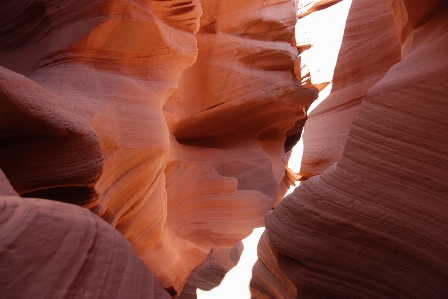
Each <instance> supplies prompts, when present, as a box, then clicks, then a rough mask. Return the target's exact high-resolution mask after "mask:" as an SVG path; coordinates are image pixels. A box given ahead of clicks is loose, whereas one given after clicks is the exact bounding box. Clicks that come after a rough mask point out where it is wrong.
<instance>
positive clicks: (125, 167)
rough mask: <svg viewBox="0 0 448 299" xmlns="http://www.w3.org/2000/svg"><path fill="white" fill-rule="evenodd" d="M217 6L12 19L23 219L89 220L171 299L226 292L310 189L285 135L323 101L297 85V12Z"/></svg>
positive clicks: (43, 6) (13, 9)
mask: <svg viewBox="0 0 448 299" xmlns="http://www.w3.org/2000/svg"><path fill="white" fill-rule="evenodd" d="M202 2H203V3H200V2H199V1H197V0H191V1H180V0H170V1H156V0H150V1H141V0H134V1H124V0H102V1H100V0H93V1H74V0H72V1H50V0H43V1H37V0H26V1H21V0H20V1H19V0H14V1H6V2H5V1H3V2H2V3H0V5H1V8H2V18H1V20H0V107H1V108H0V169H1V170H2V171H3V172H4V174H5V175H6V177H7V179H8V180H9V181H10V183H11V185H12V187H13V188H14V189H15V191H17V193H18V194H19V195H20V197H18V196H15V197H14V198H11V199H9V200H10V203H8V206H11V209H15V208H14V207H16V206H17V207H21V206H22V205H33V204H36V205H41V203H42V204H43V203H45V204H43V205H49V206H51V205H50V204H49V203H47V201H42V200H37V199H35V198H43V199H49V200H53V201H60V202H64V203H67V204H68V203H69V204H75V205H79V206H81V207H83V208H86V209H89V210H90V211H91V212H92V213H94V214H96V215H98V216H100V217H101V218H102V219H103V220H104V221H106V222H107V223H109V225H110V226H111V227H113V228H115V229H116V230H118V231H119V232H120V233H121V234H122V235H123V236H124V237H125V238H126V239H127V240H128V241H129V242H130V244H132V246H133V247H134V249H135V250H136V252H137V254H138V256H139V257H140V258H141V259H142V260H143V261H144V263H145V264H146V266H147V267H148V268H149V269H150V270H151V271H152V272H153V273H154V275H155V276H156V278H157V280H158V281H159V282H160V284H161V285H162V286H163V288H165V289H166V290H167V291H168V292H169V293H170V295H171V296H172V297H177V296H179V295H180V294H181V292H182V289H183V286H184V285H185V283H186V282H187V280H188V278H189V276H190V274H191V273H192V272H193V274H191V277H190V280H189V283H188V288H190V289H194V287H195V285H192V284H191V282H193V284H194V283H195V282H197V283H198V284H201V283H200V281H208V279H209V276H210V275H212V276H213V275H216V276H223V274H224V273H225V271H227V270H228V269H230V268H231V267H232V265H234V264H235V263H236V262H237V260H238V256H239V254H240V253H241V248H240V247H238V245H237V244H238V243H239V242H240V241H241V239H243V238H244V237H246V236H247V235H249V234H250V232H251V231H252V229H253V228H255V227H259V226H263V225H264V222H263V217H264V215H265V213H266V212H267V211H269V210H271V209H272V208H273V207H274V206H275V205H276V204H278V203H279V202H280V201H281V199H282V197H283V194H284V193H285V191H286V190H287V188H288V187H289V185H290V184H291V182H293V181H294V178H295V177H294V175H293V174H292V173H291V171H289V169H287V167H286V166H285V165H286V163H287V155H286V154H285V142H286V143H288V142H287V137H286V132H287V131H288V130H290V129H291V128H292V127H293V126H294V125H295V123H296V122H300V121H301V119H303V118H304V117H305V115H306V112H305V111H306V108H307V107H308V106H309V105H310V104H311V102H312V101H313V100H314V99H315V98H316V97H317V90H316V88H314V87H313V86H309V87H303V86H302V85H301V84H300V82H299V81H298V80H297V78H296V76H297V74H299V75H300V69H296V70H294V61H295V60H296V58H297V53H298V51H297V49H296V48H295V47H294V42H293V39H294V37H293V35H294V25H295V22H296V10H297V3H296V2H295V1H285V0H268V1H261V0H251V1H244V2H241V1H240V2H238V1H230V0H227V1H218V0H216V1H202ZM296 137H297V136H295V138H296ZM292 143H293V142H292ZM288 144H291V142H289V143H288ZM0 182H2V181H0ZM2 188H3V187H2ZM4 188H6V189H5V190H3V189H1V190H2V192H6V193H7V194H10V195H11V194H12V193H13V192H14V191H13V190H12V189H8V188H9V187H4ZM24 198H33V199H32V200H31V199H24ZM16 201H17V202H16ZM56 206H57V207H58V208H57V209H59V210H61V213H62V212H63V210H64V207H67V206H68V207H70V208H67V211H66V213H68V214H70V212H69V211H71V209H72V206H71V205H61V204H59V203H58V205H56ZM30 209H31V208H30ZM59 210H58V211H59ZM58 213H59V212H58ZM85 213H88V211H87V210H86V211H85ZM50 214H51V213H50ZM56 214H57V213H56ZM45 215H46V214H45ZM56 216H57V215H56ZM56 216H55V217H56ZM42 217H43V218H45V217H47V216H42ZM48 217H50V218H51V217H53V216H51V215H50V216H48ZM58 217H59V216H58ZM86 217H87V216H86ZM81 219H83V218H81ZM42 221H44V220H42ZM79 221H80V222H82V220H79ZM86 221H87V220H86ZM89 221H90V220H89ZM90 222H91V221H90ZM60 225H61V228H60V229H61V236H62V235H63V233H62V232H63V231H65V230H70V229H72V226H74V225H75V224H71V222H70V221H68V222H67V223H65V222H61V224H60ZM80 225H81V227H83V226H82V225H84V224H80ZM85 225H87V224H85ZM65 226H67V227H65ZM39 227H40V226H39V225H36V227H35V229H36V231H39ZM42 229H46V228H42ZM85 230H86V231H88V227H86V228H85ZM42 233H43V232H42ZM20 238H22V237H20ZM23 238H25V237H23ZM55 238H56V237H55ZM37 241H38V240H37V239H36V240H33V239H32V238H31V237H30V239H29V240H28V241H27V242H30V244H32V243H33V242H37ZM59 241H61V242H62V241H63V240H59ZM67 242H69V243H70V242H73V243H79V242H84V241H82V239H76V238H74V239H73V240H72V241H67ZM92 242H93V243H94V244H93V245H95V246H96V244H95V241H92ZM104 242H106V243H107V241H104ZM57 244H58V243H56V245H55V246H57ZM75 245H76V244H75ZM42 246H43V247H42V248H44V247H45V245H42ZM47 246H50V245H47ZM64 246H65V245H64ZM67 246H68V245H67ZM73 246H74V245H73ZM76 246H77V245H76ZM104 246H106V245H104ZM235 246H236V247H235ZM111 248H113V246H112V244H111ZM231 248H234V249H231ZM235 248H236V249H235ZM2 250H3V249H2ZM42 250H43V249H42ZM111 250H112V249H111ZM73 254H74V253H73ZM74 258H75V256H73V259H74ZM210 259H211V260H210ZM15 262H16V264H14V268H17V269H19V268H20V265H22V267H23V268H26V267H27V265H26V262H25V259H24V260H23V263H22V264H20V260H17V261H15ZM77 263H80V264H82V263H85V264H86V267H95V263H97V261H95V260H94V259H92V260H90V259H89V260H88V261H86V262H85V260H84V259H83V258H82V257H80V256H79V261H75V260H73V262H72V265H75V264H77ZM12 265H13V264H11V267H12ZM210 265H213V267H211V266H210ZM97 266H99V265H97ZM205 269H208V270H205ZM33 271H34V270H33ZM36 271H37V269H36ZM36 273H37V272H36ZM36 275H37V274H36ZM111 275H112V274H111ZM142 279H143V278H142ZM24 281H25V278H23V279H22V278H20V280H18V281H15V282H14V283H17V284H18V283H20V282H24ZM211 281H213V283H218V282H219V279H218V278H217V277H214V278H213V279H211ZM81 285H82V282H80V287H81ZM201 285H203V284H201ZM117 287H118V286H117ZM204 287H209V286H206V285H204ZM2 288H3V285H2ZM30 288H32V285H30ZM66 291H68V290H67V289H65V287H64V286H61V292H66ZM142 292H143V291H142ZM42 296H43V297H42ZM42 296H41V298H44V297H45V296H44V295H42ZM70 296H71V295H70ZM139 296H140V295H139V293H135V296H134V294H133V295H129V297H130V298H138V297H139ZM141 296H143V293H142V294H141ZM123 298H124V297H123Z"/></svg>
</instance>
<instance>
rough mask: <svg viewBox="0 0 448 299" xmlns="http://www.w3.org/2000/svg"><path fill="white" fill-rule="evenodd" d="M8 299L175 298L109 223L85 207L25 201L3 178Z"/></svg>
mask: <svg viewBox="0 0 448 299" xmlns="http://www.w3.org/2000/svg"><path fill="white" fill-rule="evenodd" d="M0 177H1V179H0V223H1V226H0V248H1V249H0V264H1V265H2V266H1V267H0V277H1V279H0V286H1V290H2V298H5V299H7V298H8V299H9V298H11V299H12V298H14V299H19V298H24V299H25V298H49V299H53V298H81V297H88V298H117V299H121V298H154V299H159V298H160V299H161V298H166V299H168V298H171V297H170V296H169V294H168V293H167V292H166V291H165V290H163V288H162V286H161V285H160V284H159V283H158V282H157V280H156V278H155V277H154V275H153V274H152V273H151V272H150V271H149V270H148V268H147V267H146V265H145V264H144V262H143V261H142V260H141V259H140V258H139V257H138V256H137V254H136V252H135V250H134V248H132V246H131V245H130V244H129V242H127V241H126V239H124V238H123V236H122V235H120V234H119V233H118V232H117V231H116V230H114V229H112V228H111V227H110V225H109V224H108V223H106V222H105V221H103V220H102V219H101V218H99V217H97V216H95V215H93V214H92V213H91V212H89V211H88V210H86V209H83V208H81V207H78V206H75V205H71V204H66V203H61V202H55V201H49V200H44V199H36V198H20V197H19V196H18V195H14V194H11V193H12V192H10V191H8V192H6V193H5V192H4V190H12V187H11V185H9V182H8V181H7V180H6V179H5V178H4V175H3V173H2V172H0Z"/></svg>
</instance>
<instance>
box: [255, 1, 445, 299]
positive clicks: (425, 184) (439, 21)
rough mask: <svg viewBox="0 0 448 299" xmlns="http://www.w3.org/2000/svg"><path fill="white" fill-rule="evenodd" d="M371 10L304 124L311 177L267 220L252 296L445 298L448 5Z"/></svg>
mask: <svg viewBox="0 0 448 299" xmlns="http://www.w3.org/2000/svg"><path fill="white" fill-rule="evenodd" d="M374 2H375V5H372V1H364V0H354V1H353V3H352V7H351V9H350V12H349V17H348V19H347V27H346V31H345V35H344V39H343V43H342V47H341V51H340V54H339V58H338V64H337V66H336V70H335V75H334V88H333V90H332V93H331V94H330V96H329V97H328V98H327V99H326V100H324V102H323V103H322V104H321V105H320V106H319V107H318V108H317V109H316V110H314V111H313V112H312V113H311V114H310V116H309V120H308V122H307V123H306V125H305V129H304V146H305V150H304V160H303V164H302V170H301V174H302V175H303V176H304V177H305V178H309V179H308V180H306V181H305V182H303V183H302V184H301V185H300V186H299V187H297V188H296V189H295V191H294V192H293V193H292V194H291V195H289V196H287V197H286V198H285V199H284V200H283V201H282V202H281V203H280V204H279V205H278V206H277V207H276V208H275V209H274V210H273V211H272V212H268V213H267V215H266V218H265V221H266V232H265V234H266V235H265V236H264V237H263V238H262V240H261V241H260V244H259V262H258V263H261V265H258V266H257V265H256V266H255V267H254V272H255V273H254V276H253V280H252V283H251V288H252V294H253V297H254V298H447V296H448V261H447V258H446V257H447V256H448V222H447V221H446V220H447V215H448V202H447V200H448V184H447V180H446V177H447V174H448V159H447V157H448V135H447V132H448V126H447V124H448V118H447V115H448V102H447V98H448V89H447V87H448V71H447V70H448V52H447V51H446V49H447V48H448V21H447V20H448V5H447V4H446V2H444V1H428V2H420V1H406V0H405V1H401V0H396V1H374ZM393 31H395V34H393ZM284 276H286V277H287V279H288V280H289V281H290V282H291V284H292V285H294V286H295V289H291V284H290V283H289V282H288V280H286V279H284ZM285 281H286V282H288V283H287V284H286V283H282V282H285ZM278 294H281V295H278Z"/></svg>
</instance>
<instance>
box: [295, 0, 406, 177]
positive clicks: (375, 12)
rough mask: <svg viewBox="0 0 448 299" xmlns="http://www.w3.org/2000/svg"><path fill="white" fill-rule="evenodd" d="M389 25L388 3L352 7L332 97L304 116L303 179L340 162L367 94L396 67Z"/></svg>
mask: <svg viewBox="0 0 448 299" xmlns="http://www.w3.org/2000/svg"><path fill="white" fill-rule="evenodd" d="M372 5H373V6H375V7H376V9H372ZM394 24H395V23H394V17H393V12H392V10H391V9H390V4H389V3H388V2H387V1H382V0H375V1H373V2H372V1H355V2H353V3H352V6H351V8H350V13H349V16H348V18H347V22H346V26H345V31H344V37H343V43H342V45H341V49H340V51H339V55H338V60H337V64H336V68H335V72H334V75H333V87H332V90H331V93H330V95H329V96H328V97H327V98H326V99H325V100H324V101H323V102H322V103H321V104H319V106H318V107H316V108H315V109H314V110H313V111H312V112H311V113H310V114H309V116H308V120H307V122H306V125H305V126H306V129H305V130H304V134H303V144H304V151H303V157H302V165H301V167H300V175H301V176H302V177H303V178H304V179H307V178H309V177H312V176H314V175H317V174H321V173H322V172H323V171H324V170H325V169H327V168H328V167H330V166H331V165H332V164H334V163H335V162H337V161H338V160H339V159H340V157H341V156H342V152H343V150H344V146H345V142H346V140H347V136H348V132H349V130H350V126H351V124H352V121H353V117H354V116H355V115H356V114H357V113H358V111H359V109H360V107H361V102H362V101H363V100H364V99H365V98H366V95H367V92H368V91H369V89H370V88H371V87H372V86H373V85H374V84H375V83H377V82H378V81H379V80H380V79H381V78H382V77H383V76H384V75H385V74H386V72H387V71H388V70H389V68H390V67H391V66H393V65H394V64H395V63H397V62H399V61H400V59H401V58H400V43H399V40H398V38H397V32H396V29H395V26H394ZM361 31H362V34H360V32H361ZM379 32H381V34H379ZM311 79H312V78H311Z"/></svg>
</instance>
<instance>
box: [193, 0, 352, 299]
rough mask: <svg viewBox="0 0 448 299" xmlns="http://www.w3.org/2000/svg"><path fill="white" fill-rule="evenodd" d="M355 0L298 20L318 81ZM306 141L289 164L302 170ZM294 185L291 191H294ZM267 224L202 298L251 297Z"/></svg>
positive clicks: (306, 62)
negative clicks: (253, 279)
mask: <svg viewBox="0 0 448 299" xmlns="http://www.w3.org/2000/svg"><path fill="white" fill-rule="evenodd" d="M316 2H319V1H316V0H306V1H299V10H300V8H301V7H309V6H310V5H311V4H312V3H316ZM351 2H352V0H343V1H342V2H339V3H337V4H335V5H333V6H331V7H329V8H327V9H324V10H322V11H318V12H315V13H312V14H310V15H308V16H306V17H304V18H302V19H300V20H299V21H298V22H297V25H296V40H297V43H298V44H303V45H306V44H311V45H313V46H312V47H311V49H309V50H306V51H304V52H303V53H302V54H301V60H302V61H301V62H302V67H303V70H308V71H309V72H310V75H311V80H312V82H313V83H314V84H319V83H323V82H331V80H332V77H333V73H334V68H335V66H336V60H337V56H338V53H339V49H340V47H341V42H342V36H343V34H344V28H345V22H346V19H347V15H348V11H349V9H350V5H351ZM331 88H332V84H331V83H330V84H329V85H328V86H327V87H326V88H325V89H324V90H322V91H321V92H320V94H319V98H318V99H317V100H316V101H315V102H314V103H313V105H311V107H310V109H309V111H308V112H311V110H312V109H314V108H315V107H316V106H317V105H319V103H320V102H322V100H324V99H325V98H326V97H327V96H328V95H329V94H330V91H331ZM302 152H303V142H302V140H300V142H299V143H298V144H297V145H296V146H295V147H294V149H293V150H292V154H291V158H290V159H289V163H288V166H289V168H291V169H292V170H293V171H294V172H299V170H300V164H301V161H302ZM293 190H294V187H291V188H290V189H289V190H288V192H287V194H289V193H291V192H292V191H293ZM263 231H264V227H260V228H256V229H254V231H253V232H252V234H251V235H250V236H248V237H247V238H245V239H244V240H243V244H244V251H243V254H242V256H241V259H240V261H239V263H238V265H236V267H234V268H233V269H232V270H230V271H229V272H228V273H227V274H226V276H225V277H224V280H223V281H222V283H221V284H220V285H219V286H218V287H216V288H214V289H212V290H211V291H203V290H200V289H197V291H196V293H197V297H198V299H250V298H251V296H250V291H249V283H250V279H251V277H252V267H253V265H254V263H255V262H256V260H257V244H258V240H259V239H260V236H261V234H262V233H263Z"/></svg>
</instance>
